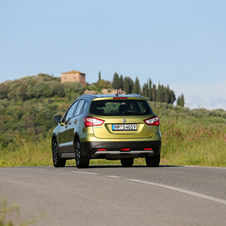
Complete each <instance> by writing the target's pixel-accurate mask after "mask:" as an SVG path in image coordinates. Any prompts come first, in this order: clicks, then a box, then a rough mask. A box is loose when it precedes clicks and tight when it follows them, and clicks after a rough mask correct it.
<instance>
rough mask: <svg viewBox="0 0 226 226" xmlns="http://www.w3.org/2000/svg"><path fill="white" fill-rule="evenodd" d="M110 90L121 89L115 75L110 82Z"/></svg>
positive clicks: (118, 79)
mask: <svg viewBox="0 0 226 226" xmlns="http://www.w3.org/2000/svg"><path fill="white" fill-rule="evenodd" d="M112 88H113V89H120V88H121V81H120V78H119V76H118V74H117V73H115V74H114V77H113V82H112Z"/></svg>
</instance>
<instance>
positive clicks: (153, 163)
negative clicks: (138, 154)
mask: <svg viewBox="0 0 226 226" xmlns="http://www.w3.org/2000/svg"><path fill="white" fill-rule="evenodd" d="M145 161H146V164H147V166H148V167H158V166H159V163H160V155H156V156H154V157H146V158H145Z"/></svg>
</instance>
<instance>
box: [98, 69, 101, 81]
mask: <svg viewBox="0 0 226 226" xmlns="http://www.w3.org/2000/svg"><path fill="white" fill-rule="evenodd" d="M98 76H99V80H98V81H100V80H101V72H100V71H99V75H98Z"/></svg>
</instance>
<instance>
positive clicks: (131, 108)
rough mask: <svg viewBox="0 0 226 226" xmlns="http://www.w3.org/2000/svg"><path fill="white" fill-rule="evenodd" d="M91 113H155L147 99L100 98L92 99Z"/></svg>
mask: <svg viewBox="0 0 226 226" xmlns="http://www.w3.org/2000/svg"><path fill="white" fill-rule="evenodd" d="M90 113H91V114H95V115H108V116H116V115H148V114H151V113H153V111H152V109H151V107H150V106H149V104H148V103H147V101H145V100H131V99H129V100H98V101H92V103H91V106H90Z"/></svg>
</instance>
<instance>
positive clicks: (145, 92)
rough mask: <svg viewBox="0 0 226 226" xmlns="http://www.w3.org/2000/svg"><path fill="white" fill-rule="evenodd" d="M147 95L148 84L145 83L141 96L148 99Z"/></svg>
mask: <svg viewBox="0 0 226 226" xmlns="http://www.w3.org/2000/svg"><path fill="white" fill-rule="evenodd" d="M148 94H149V92H148V84H147V83H144V86H143V93H142V95H143V96H144V97H146V98H148Z"/></svg>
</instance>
